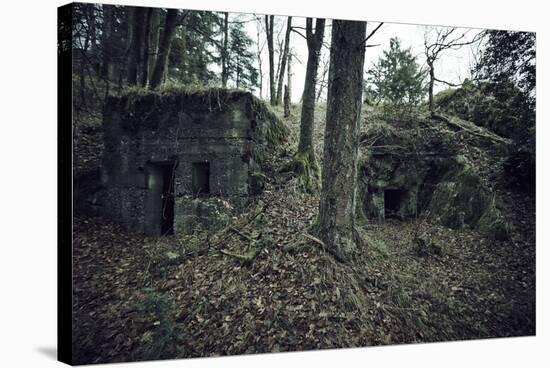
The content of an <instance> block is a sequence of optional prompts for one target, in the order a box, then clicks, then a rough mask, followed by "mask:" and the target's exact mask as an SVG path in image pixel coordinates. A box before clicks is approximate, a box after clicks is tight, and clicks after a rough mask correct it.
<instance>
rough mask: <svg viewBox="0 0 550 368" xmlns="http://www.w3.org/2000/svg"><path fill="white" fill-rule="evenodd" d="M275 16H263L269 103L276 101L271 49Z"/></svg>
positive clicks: (273, 103)
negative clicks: (267, 55)
mask: <svg viewBox="0 0 550 368" xmlns="http://www.w3.org/2000/svg"><path fill="white" fill-rule="evenodd" d="M274 18H275V16H273V15H266V16H265V32H266V36H267V50H268V54H269V101H270V103H271V105H275V103H276V97H277V96H276V91H275V74H274V73H275V61H274V50H273V21H274Z"/></svg>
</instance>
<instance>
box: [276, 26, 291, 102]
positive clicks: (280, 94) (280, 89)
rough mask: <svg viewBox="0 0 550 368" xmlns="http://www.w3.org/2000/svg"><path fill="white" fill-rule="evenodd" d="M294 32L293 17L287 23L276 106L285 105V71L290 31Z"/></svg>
mask: <svg viewBox="0 0 550 368" xmlns="http://www.w3.org/2000/svg"><path fill="white" fill-rule="evenodd" d="M291 30H292V17H288V21H287V23H286V33H285V45H284V48H283V55H282V57H281V67H280V69H279V70H280V72H279V80H278V83H277V97H276V100H277V101H276V104H277V105H281V104H282V103H283V81H284V78H285V71H286V63H287V60H288V50H289V44H290V31H291Z"/></svg>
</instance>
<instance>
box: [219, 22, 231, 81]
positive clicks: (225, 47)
mask: <svg viewBox="0 0 550 368" xmlns="http://www.w3.org/2000/svg"><path fill="white" fill-rule="evenodd" d="M228 50H229V13H227V12H225V13H223V45H222V52H221V57H222V87H223V88H227V79H228V74H229V73H228V70H227V55H228Z"/></svg>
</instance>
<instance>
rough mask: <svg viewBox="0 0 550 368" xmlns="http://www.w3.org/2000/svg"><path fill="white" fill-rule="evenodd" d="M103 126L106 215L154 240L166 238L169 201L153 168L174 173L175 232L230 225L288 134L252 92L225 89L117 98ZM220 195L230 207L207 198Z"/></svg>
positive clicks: (114, 98) (104, 119)
mask: <svg viewBox="0 0 550 368" xmlns="http://www.w3.org/2000/svg"><path fill="white" fill-rule="evenodd" d="M103 127H104V139H105V152H104V159H103V167H102V183H103V184H104V186H105V188H106V190H105V195H104V197H103V198H104V200H103V209H104V211H103V212H104V214H105V215H107V216H110V217H112V218H115V219H117V220H119V221H120V222H121V223H122V224H123V225H124V226H125V227H126V228H127V229H128V230H131V231H136V232H141V233H146V234H150V235H158V233H159V231H158V227H159V225H158V224H157V223H156V222H155V221H156V220H155V218H156V217H157V216H158V215H159V212H158V211H160V210H159V203H160V202H159V200H160V199H159V195H160V196H163V195H164V196H165V195H166V193H164V194H163V190H166V188H164V189H161V188H159V186H162V185H163V183H162V179H160V176H159V175H160V174H159V173H156V174H155V173H153V171H155V170H156V169H154V167H156V166H158V167H160V166H161V165H164V166H163V167H173V170H174V172H173V184H174V187H173V196H174V202H175V204H174V224H175V225H174V229H175V231H177V232H191V231H193V230H194V228H195V227H197V226H195V225H198V224H202V226H203V227H208V228H211V227H214V226H215V225H216V222H219V223H220V224H222V223H223V222H224V218H225V217H227V212H228V207H234V208H235V207H238V206H240V205H242V204H243V202H245V201H244V200H243V198H245V199H246V198H247V197H248V196H249V195H250V194H252V193H251V192H252V191H251V190H250V188H249V178H250V176H251V175H253V174H254V173H256V172H257V171H259V170H261V169H262V167H263V164H264V162H262V159H264V158H265V156H266V154H268V152H269V149H270V148H273V146H274V145H275V143H277V142H273V136H275V138H276V139H282V138H283V136H284V134H285V132H286V130H285V127H284V126H282V123H281V122H280V121H279V120H278V119H276V117H275V116H274V115H270V112H269V111H268V110H267V108H266V107H265V106H263V105H262V102H260V101H258V100H257V99H255V98H254V97H253V96H252V95H251V94H250V93H245V92H228V91H223V90H213V91H212V92H208V93H206V92H203V93H197V94H189V93H186V92H183V91H182V92H175V93H170V94H158V93H153V92H151V93H145V94H129V95H125V96H122V97H113V98H110V99H109V100H108V101H107V104H106V109H105V111H104V118H103ZM197 163H207V164H208V165H209V175H208V177H209V189H210V192H209V193H204V194H205V195H206V197H199V198H194V197H196V196H197V193H194V192H193V170H194V169H193V164H197ZM155 165H156V166H155ZM155 175H156V176H157V177H158V178H157V179H152V177H153V176H155ZM155 180H156V181H157V182H155ZM201 194H203V193H201ZM213 196H215V197H219V198H223V199H225V200H226V202H225V203H226V204H227V203H231V205H230V206H227V205H224V202H223V201H222V202H220V201H215V200H214V201H213V200H210V199H208V198H210V197H213ZM163 198H164V197H163ZM162 200H164V199H162ZM191 218H193V220H192V221H191V220H190V219H191ZM218 220H219V221H218ZM193 224H195V225H193Z"/></svg>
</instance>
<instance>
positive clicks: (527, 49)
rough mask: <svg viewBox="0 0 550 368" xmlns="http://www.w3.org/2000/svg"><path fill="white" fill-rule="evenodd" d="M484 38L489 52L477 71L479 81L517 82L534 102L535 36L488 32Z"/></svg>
mask: <svg viewBox="0 0 550 368" xmlns="http://www.w3.org/2000/svg"><path fill="white" fill-rule="evenodd" d="M484 36H485V37H486V43H485V49H484V50H483V52H482V55H481V58H480V60H479V62H478V63H477V65H476V66H475V69H474V75H475V76H476V78H477V79H480V80H486V81H490V82H494V83H498V82H500V81H503V80H511V81H514V82H515V83H516V85H517V86H518V87H519V88H520V89H521V90H522V91H524V92H525V93H526V94H527V95H528V96H529V99H530V100H531V102H534V93H535V84H536V63H535V61H536V50H535V41H536V39H535V33H531V32H514V31H493V30H487V31H485V32H484Z"/></svg>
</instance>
